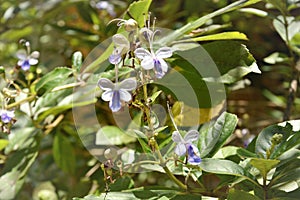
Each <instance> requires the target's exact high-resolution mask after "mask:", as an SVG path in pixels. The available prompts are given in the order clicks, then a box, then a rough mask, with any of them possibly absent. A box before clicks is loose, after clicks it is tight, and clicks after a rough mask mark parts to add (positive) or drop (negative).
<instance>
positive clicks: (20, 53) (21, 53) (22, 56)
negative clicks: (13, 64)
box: [16, 49, 27, 60]
mask: <svg viewBox="0 0 300 200" xmlns="http://www.w3.org/2000/svg"><path fill="white" fill-rule="evenodd" d="M16 56H17V58H19V59H20V60H25V59H26V58H27V53H26V51H25V50H24V49H21V50H18V51H17V53H16Z"/></svg>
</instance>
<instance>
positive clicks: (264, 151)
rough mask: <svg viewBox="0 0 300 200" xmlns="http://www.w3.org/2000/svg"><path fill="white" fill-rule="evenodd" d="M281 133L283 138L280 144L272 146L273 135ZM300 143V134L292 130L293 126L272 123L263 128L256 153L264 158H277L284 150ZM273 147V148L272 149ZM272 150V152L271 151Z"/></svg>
mask: <svg viewBox="0 0 300 200" xmlns="http://www.w3.org/2000/svg"><path fill="white" fill-rule="evenodd" d="M275 134H281V135H282V139H281V141H280V143H279V144H276V145H275V146H274V147H272V137H273V136H274V135H275ZM299 145H300V134H299V131H298V132H294V131H293V130H292V126H291V125H290V124H289V123H287V124H286V126H285V127H282V126H279V125H271V126H269V127H267V128H265V129H263V130H262V132H261V133H260V134H259V135H258V137H257V140H256V143H255V153H256V154H258V155H259V156H262V157H264V158H267V156H269V158H271V159H276V158H277V157H279V156H280V155H281V154H283V153H284V152H286V151H288V150H289V149H292V148H297V147H299ZM272 148H273V149H272ZM270 151H271V152H270Z"/></svg>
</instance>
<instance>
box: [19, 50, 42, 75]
mask: <svg viewBox="0 0 300 200" xmlns="http://www.w3.org/2000/svg"><path fill="white" fill-rule="evenodd" d="M39 56H40V53H39V52H38V51H33V52H32V53H31V54H30V55H28V53H27V52H26V51H25V50H23V49H22V50H19V51H17V57H18V58H19V61H18V65H19V66H20V67H21V68H22V69H23V70H24V71H27V70H29V68H30V66H31V65H36V64H37V63H38V62H39V61H38V58H39Z"/></svg>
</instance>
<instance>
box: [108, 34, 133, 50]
mask: <svg viewBox="0 0 300 200" xmlns="http://www.w3.org/2000/svg"><path fill="white" fill-rule="evenodd" d="M112 41H113V43H115V45H116V46H117V47H122V48H124V49H125V50H126V51H127V50H129V41H128V40H127V38H126V37H125V36H124V35H122V34H119V33H118V34H115V35H114V36H113V37H112Z"/></svg>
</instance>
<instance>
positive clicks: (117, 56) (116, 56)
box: [109, 34, 130, 64]
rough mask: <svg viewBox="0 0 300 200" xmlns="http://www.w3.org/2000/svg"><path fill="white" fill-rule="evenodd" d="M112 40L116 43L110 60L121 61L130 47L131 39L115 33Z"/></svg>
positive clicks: (112, 61) (113, 62)
mask: <svg viewBox="0 0 300 200" xmlns="http://www.w3.org/2000/svg"><path fill="white" fill-rule="evenodd" d="M112 41H113V43H114V44H115V46H114V51H113V53H112V54H111V55H110V56H109V62H110V63H111V64H118V63H119V62H121V60H122V58H121V56H122V55H124V54H126V53H127V52H128V50H129V48H130V44H129V41H128V40H127V38H126V37H125V36H124V35H122V34H115V35H114V36H113V37H112Z"/></svg>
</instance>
